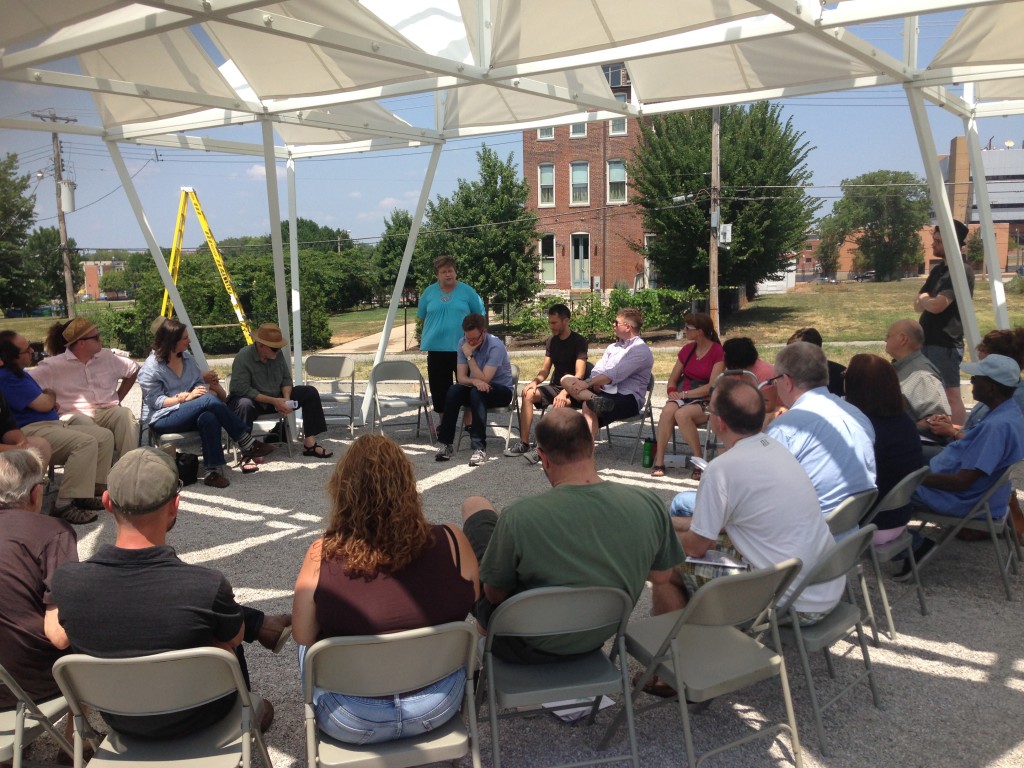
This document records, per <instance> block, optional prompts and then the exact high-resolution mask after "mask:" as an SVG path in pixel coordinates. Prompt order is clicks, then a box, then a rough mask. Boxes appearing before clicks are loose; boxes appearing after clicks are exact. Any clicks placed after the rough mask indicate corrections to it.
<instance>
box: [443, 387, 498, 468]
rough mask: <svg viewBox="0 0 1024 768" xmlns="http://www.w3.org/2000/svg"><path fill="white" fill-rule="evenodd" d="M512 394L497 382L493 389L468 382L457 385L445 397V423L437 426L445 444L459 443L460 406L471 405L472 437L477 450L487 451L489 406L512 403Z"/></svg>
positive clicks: (470, 434) (470, 429) (470, 426)
mask: <svg viewBox="0 0 1024 768" xmlns="http://www.w3.org/2000/svg"><path fill="white" fill-rule="evenodd" d="M512 397H513V394H512V390H511V389H509V388H508V387H500V386H498V385H497V384H492V385H491V391H490V392H481V391H480V390H479V389H477V388H476V387H467V386H466V385H465V384H453V385H452V387H451V389H449V390H448V396H447V397H446V398H445V403H444V416H443V417H442V418H441V426H439V427H438V428H437V440H438V442H440V443H444V444H445V445H451V444H452V443H454V442H455V428H456V426H457V425H458V421H459V408H460V407H461V406H467V407H468V408H469V410H470V412H471V413H472V414H473V423H472V424H470V425H469V438H470V442H471V443H472V444H473V450H480V451H482V450H484V449H485V448H487V409H488V408H498V407H499V406H502V405H508V404H509V403H511V402H512Z"/></svg>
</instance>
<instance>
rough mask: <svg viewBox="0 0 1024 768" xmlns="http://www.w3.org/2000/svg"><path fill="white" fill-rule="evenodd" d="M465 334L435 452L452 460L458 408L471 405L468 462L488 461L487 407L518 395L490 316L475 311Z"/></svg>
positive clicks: (464, 326)
mask: <svg viewBox="0 0 1024 768" xmlns="http://www.w3.org/2000/svg"><path fill="white" fill-rule="evenodd" d="M462 331H463V333H464V334H465V335H464V336H463V337H462V339H461V340H460V341H459V347H458V352H457V355H458V358H457V359H458V367H457V369H456V377H457V379H458V381H457V383H456V384H454V385H452V387H451V389H449V390H448V395H447V396H446V398H445V403H444V415H443V416H442V417H441V426H439V427H438V428H437V439H438V441H439V442H440V443H441V445H440V446H439V447H438V449H437V453H436V454H435V455H434V459H435V460H436V461H449V460H450V459H451V458H452V456H453V455H454V454H455V451H454V449H453V447H452V443H453V442H454V440H455V427H456V425H457V424H458V418H459V409H460V408H462V407H463V406H465V407H468V408H469V411H470V412H471V413H472V414H473V423H472V424H470V425H469V436H470V440H471V441H472V443H473V453H472V455H471V456H470V457H469V466H471V467H476V466H479V465H480V464H483V463H484V462H485V461H487V409H488V408H497V407H499V406H502V405H508V404H509V403H511V402H512V398H513V397H515V392H513V385H514V383H515V381H514V379H513V378H512V365H511V363H509V360H508V350H506V349H505V345H504V344H502V342H501V339H499V338H498V337H497V336H492V335H491V334H489V333H488V332H487V318H486V317H484V316H483V315H478V314H476V313H475V312H474V313H473V314H470V315H466V317H465V319H464V320H463V321H462Z"/></svg>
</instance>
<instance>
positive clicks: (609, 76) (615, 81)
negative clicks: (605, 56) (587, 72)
mask: <svg viewBox="0 0 1024 768" xmlns="http://www.w3.org/2000/svg"><path fill="white" fill-rule="evenodd" d="M601 71H602V72H603V73H604V77H605V80H607V81H608V85H610V86H611V87H612V88H619V87H621V86H623V85H629V75H628V74H627V73H626V65H625V64H623V63H622V62H621V61H620V62H617V63H615V64H602V65H601Z"/></svg>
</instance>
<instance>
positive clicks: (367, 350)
mask: <svg viewBox="0 0 1024 768" xmlns="http://www.w3.org/2000/svg"><path fill="white" fill-rule="evenodd" d="M383 335H384V334H383V331H382V332H381V333H375V334H373V335H372V336H363V337H362V338H360V339H354V340H353V341H347V342H345V343H344V344H339V345H337V346H336V347H331V348H330V349H327V350H324V354H328V355H342V354H348V355H354V354H369V355H372V354H374V353H375V352H376V351H377V346H378V345H379V344H380V337H381V336H383ZM406 344H408V345H409V348H410V349H413V348H414V347H416V323H414V322H413V323H409V324H407V325H403V324H402V323H395V327H394V328H392V329H391V337H390V338H389V339H388V347H387V351H388V352H392V353H401V352H404V351H406V349H405V345H406Z"/></svg>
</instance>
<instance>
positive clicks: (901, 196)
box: [832, 170, 931, 280]
mask: <svg viewBox="0 0 1024 768" xmlns="http://www.w3.org/2000/svg"><path fill="white" fill-rule="evenodd" d="M842 190H843V197H842V199H841V200H840V201H839V202H838V203H836V205H835V207H834V208H833V210H832V216H833V217H834V218H835V220H836V222H837V223H838V228H839V231H840V232H842V234H843V236H844V237H849V238H852V239H853V240H854V241H855V242H856V243H857V250H858V251H859V252H860V259H858V261H859V262H861V265H862V266H864V267H867V268H870V269H874V270H875V279H876V280H891V279H892V278H894V277H897V276H898V275H899V273H900V272H901V271H903V270H904V269H910V268H915V267H916V266H917V264H919V263H920V261H921V238H920V237H919V236H918V231H919V230H920V229H921V227H923V226H925V225H926V224H927V223H928V221H929V219H930V215H931V214H930V208H931V203H930V199H929V196H928V188H927V187H926V186H925V183H924V180H923V179H921V178H919V177H917V176H915V175H914V174H913V173H911V172H910V171H887V170H879V171H871V172H869V173H865V174H862V175H860V176H857V177H856V178H853V179H844V180H843V183H842Z"/></svg>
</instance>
